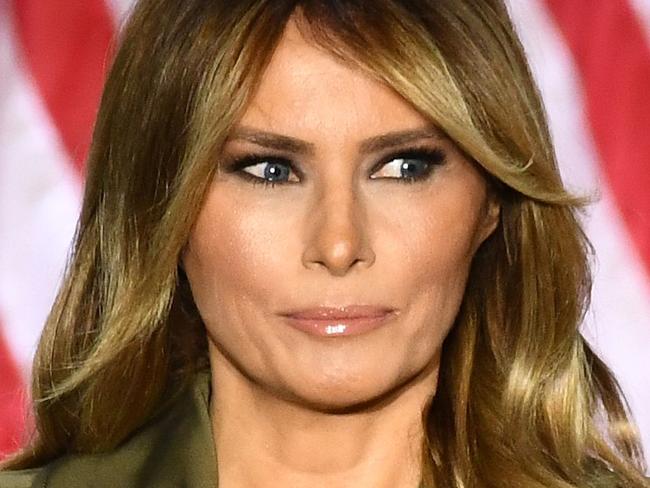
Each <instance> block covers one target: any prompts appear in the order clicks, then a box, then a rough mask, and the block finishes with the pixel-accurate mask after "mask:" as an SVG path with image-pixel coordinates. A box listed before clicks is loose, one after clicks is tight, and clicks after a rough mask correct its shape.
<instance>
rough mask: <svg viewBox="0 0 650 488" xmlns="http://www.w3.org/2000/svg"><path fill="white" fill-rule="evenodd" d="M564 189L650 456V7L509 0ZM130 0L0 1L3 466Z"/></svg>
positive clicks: (20, 420)
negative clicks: (586, 244)
mask: <svg viewBox="0 0 650 488" xmlns="http://www.w3.org/2000/svg"><path fill="white" fill-rule="evenodd" d="M509 3H510V8H511V13H512V16H513V18H514V20H515V23H516V25H517V28H518V30H519V33H520V36H521V38H522V41H523V43H524V46H525V48H526V51H527V53H528V55H529V58H530V61H531V65H532V67H533V71H534V73H535V76H536V78H537V80H538V83H539V86H540V89H541V91H542V95H543V97H544V101H545V104H546V108H547V111H548V116H549V120H550V123H551V129H552V133H553V137H554V141H555V145H556V149H557V154H558V158H559V161H560V165H561V171H562V174H563V176H564V178H565V181H566V183H567V185H568V186H569V187H570V188H571V189H573V190H575V191H578V192H580V193H583V194H584V193H586V194H591V195H597V196H598V201H597V203H595V204H594V205H593V206H592V207H591V208H590V209H589V212H588V214H587V215H585V225H586V228H587V231H588V233H589V235H590V237H591V239H592V242H593V244H594V246H595V249H596V254H597V260H596V262H595V263H594V266H595V268H594V270H595V285H594V292H593V303H592V306H591V309H590V311H589V314H588V316H587V318H586V320H585V323H584V324H583V326H582V327H583V329H582V330H583V333H584V335H585V337H587V339H588V340H589V341H590V343H591V344H592V345H593V346H594V347H595V348H596V350H597V351H599V352H600V354H601V356H602V357H603V358H604V359H605V361H606V362H607V363H608V364H609V365H610V367H611V368H612V369H613V370H614V372H615V373H616V374H617V376H618V378H619V381H620V382H621V384H622V387H623V389H624V391H625V393H626V395H627V398H628V401H629V403H630V406H631V410H632V413H633V415H634V417H635V419H636V421H637V423H638V425H639V429H640V432H641V435H642V439H643V442H644V446H645V449H646V452H648V451H650V0H510V1H509ZM131 4H132V1H131V0H0V459H1V458H2V457H3V456H6V455H7V454H8V453H10V452H12V451H14V450H15V449H16V448H17V447H18V446H19V445H20V444H21V442H22V440H23V437H24V433H25V431H26V428H27V427H28V426H29V425H30V418H29V415H28V407H27V406H26V405H27V404H28V400H29V393H28V382H29V376H30V366H31V361H32V357H33V354H34V351H35V349H36V344H37V341H38V336H39V333H40V331H41V328H42V326H43V323H44V320H45V318H46V315H47V313H48V311H49V307H50V306H51V303H52V300H53V298H54V294H55V291H56V288H57V286H58V283H59V281H60V279H61V274H62V270H63V266H64V263H65V259H66V257H67V253H68V249H69V245H70V241H71V238H72V234H73V232H74V227H75V224H76V219H77V215H78V212H79V209H80V200H81V192H82V187H83V172H84V168H83V166H84V165H83V162H84V158H85V156H86V153H87V150H88V145H89V140H90V134H91V130H92V124H93V120H94V117H95V115H96V111H97V105H98V101H99V97H100V94H101V89H102V83H103V79H104V75H105V71H106V68H107V66H108V65H109V64H110V59H111V57H110V56H111V54H110V53H111V46H112V45H113V44H112V43H114V39H115V38H114V36H115V35H116V33H117V32H118V31H119V28H120V25H121V24H122V23H123V20H124V18H125V17H126V15H128V11H129V8H130V7H131Z"/></svg>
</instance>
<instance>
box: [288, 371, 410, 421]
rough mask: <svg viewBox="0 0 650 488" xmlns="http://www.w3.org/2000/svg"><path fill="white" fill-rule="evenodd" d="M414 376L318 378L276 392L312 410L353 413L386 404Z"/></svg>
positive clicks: (384, 375)
mask: <svg viewBox="0 0 650 488" xmlns="http://www.w3.org/2000/svg"><path fill="white" fill-rule="evenodd" d="M415 376H417V373H416V374H414V375H411V376H409V377H407V378H404V379H396V380H394V381H390V382H387V379H388V377H389V376H388V375H386V373H385V372H384V374H383V375H381V379H379V378H378V379H377V380H376V381H368V380H367V379H364V380H363V381H359V380H358V379H356V380H354V379H343V378H337V379H332V378H326V379H323V378H321V379H320V380H316V381H313V382H310V383H309V386H308V387H304V386H303V387H302V388H295V387H294V388H288V389H284V391H283V392H279V393H280V395H282V396H284V397H285V399H286V400H289V401H291V402H292V403H295V404H297V405H299V406H302V407H305V408H309V409H311V410H314V411H319V412H323V413H332V414H346V413H356V412H361V411H365V410H370V409H374V408H377V407H380V406H382V405H385V404H387V403H390V402H391V401H392V400H393V399H395V398H396V397H397V396H398V395H399V393H400V392H401V391H402V390H403V389H404V388H406V387H407V385H408V384H410V383H411V381H412V380H413V378H414V377H415Z"/></svg>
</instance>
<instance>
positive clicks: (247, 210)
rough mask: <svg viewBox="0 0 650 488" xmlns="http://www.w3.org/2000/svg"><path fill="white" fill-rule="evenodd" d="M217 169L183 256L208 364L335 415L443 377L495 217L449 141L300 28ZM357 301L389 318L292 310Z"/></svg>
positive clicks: (283, 46)
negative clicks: (320, 316) (472, 271)
mask: <svg viewBox="0 0 650 488" xmlns="http://www.w3.org/2000/svg"><path fill="white" fill-rule="evenodd" d="M432 88H433V89H435V87H432ZM215 164H217V163H216V162H215ZM218 164H219V165H220V170H219V172H218V174H217V175H216V177H215V179H214V181H213V183H212V185H211V187H210V190H209V192H208V195H207V198H206V200H205V202H204V205H203V208H202V210H201V212H200V214H199V216H198V219H197V221H196V224H195V225H194V228H193V231H192V233H191V236H190V238H189V242H188V245H187V247H186V249H185V252H184V255H183V264H184V267H185V270H186V273H187V276H188V279H189V281H190V284H191V287H192V292H193V295H194V299H195V301H196V304H197V306H198V309H199V311H200V313H201V316H202V318H203V321H204V323H205V325H206V329H207V333H208V337H209V342H210V354H211V362H212V363H213V366H214V362H215V361H221V362H226V363H229V364H230V365H231V366H234V367H235V368H236V370H237V371H239V372H240V373H241V378H242V381H245V382H250V383H251V386H252V385H253V384H257V385H258V386H262V387H264V388H265V389H266V390H267V391H271V392H273V393H274V394H276V395H278V396H279V397H282V398H287V399H291V400H293V401H295V402H302V403H304V404H310V405H317V406H319V407H322V408H324V409H330V408H339V407H350V406H353V405H355V404H359V403H362V402H364V403H365V402H368V401H372V400H373V399H377V398H380V397H382V396H383V395H384V394H386V393H388V392H390V391H393V390H395V389H396V388H398V387H400V386H403V385H405V384H407V383H408V382H409V381H410V380H412V379H413V378H414V377H416V376H417V375H418V374H419V373H421V372H423V371H425V370H428V369H431V370H434V371H436V370H437V362H438V360H439V350H440V347H441V344H442V341H443V339H444V337H445V336H446V334H447V332H448V331H449V329H450V327H451V325H452V323H453V321H454V318H455V317H456V315H457V312H458V308H459V305H460V302H461V299H462V297H463V293H464V289H465V283H466V279H467V275H468V270H469V266H470V262H471V260H472V256H473V254H474V252H475V251H476V249H477V247H478V246H479V244H480V243H481V242H482V241H483V240H484V239H485V238H486V237H487V236H488V235H489V234H490V233H491V232H492V230H493V229H494V227H495V226H496V223H497V220H498V207H497V205H496V204H494V203H493V202H491V200H490V199H488V196H487V192H486V184H485V182H484V180H483V178H482V176H481V175H480V174H479V172H478V171H477V170H476V169H475V167H474V166H473V165H472V164H471V163H470V162H469V161H468V160H467V159H466V158H464V157H463V155H462V154H461V152H460V151H459V150H458V149H457V148H456V147H455V146H454V144H453V143H452V142H451V141H450V140H448V139H446V138H445V137H444V136H443V135H442V134H441V133H439V132H437V131H436V130H435V128H434V127H432V126H431V125H430V124H429V123H428V121H427V119H426V118H425V117H423V116H422V115H421V114H420V113H418V112H417V111H416V110H415V109H414V108H413V107H412V106H411V105H410V104H409V103H407V102H406V101H405V100H404V99H403V98H401V97H400V96H399V95H397V94H396V93H395V92H394V91H393V90H391V89H390V88H388V87H387V86H385V85H383V84H380V83H379V82H377V81H374V80H373V79H371V78H369V77H368V76H366V75H364V74H363V73H361V72H360V71H357V70H354V69H351V68H350V67H348V66H344V65H342V64H340V63H339V62H337V61H336V60H335V59H334V58H332V57H330V55H328V54H326V53H325V52H323V51H322V50H319V49H318V48H316V47H314V46H313V45H311V44H309V43H308V42H307V41H305V40H304V39H303V38H302V37H301V35H300V34H299V32H298V30H297V29H296V27H295V26H294V24H293V23H290V24H289V25H288V27H287V30H286V32H285V34H284V37H283V39H282V40H281V42H280V44H279V46H278V48H277V51H276V52H275V54H274V57H273V58H272V61H271V63H270V65H269V67H268V70H267V72H266V73H265V75H264V76H263V78H262V81H261V85H260V86H259V89H258V91H257V93H256V94H255V96H254V98H253V100H252V102H251V103H250V105H249V106H248V108H247V110H246V111H245V113H244V114H243V116H242V117H241V119H240V120H239V121H238V124H237V125H236V126H235V128H234V129H233V134H232V137H231V138H230V139H229V140H228V142H227V144H226V146H225V148H224V152H223V154H222V157H221V158H220V159H219V161H218ZM242 166H243V167H242ZM411 178H416V179H415V180H414V181H411ZM272 180H275V184H274V186H270V185H269V186H267V185H264V184H263V183H264V181H266V182H270V181H272ZM349 305H373V306H380V307H385V308H388V309H391V310H393V312H392V313H390V314H388V315H387V316H385V318H384V319H383V320H381V321H380V322H379V324H377V323H375V324H374V326H371V327H369V328H368V327H367V326H368V324H365V325H364V324H361V328H359V327H358V325H359V321H354V320H347V321H346V320H336V321H334V322H333V325H332V324H330V327H327V326H326V322H324V321H321V322H316V325H313V324H312V325H305V327H306V329H301V328H300V327H295V326H294V325H295V324H297V322H292V321H291V320H290V319H288V318H287V317H285V316H283V315H282V314H283V313H286V312H291V311H296V310H301V309H307V308H313V307H342V306H349ZM292 324H294V325H292ZM318 324H320V326H319V325H318ZM377 325H378V326H377ZM216 381H217V382H218V381H219V380H218V378H217V379H216ZM431 386H432V391H433V389H434V387H435V384H432V385H431Z"/></svg>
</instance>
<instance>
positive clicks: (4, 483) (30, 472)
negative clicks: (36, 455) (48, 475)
mask: <svg viewBox="0 0 650 488" xmlns="http://www.w3.org/2000/svg"><path fill="white" fill-rule="evenodd" d="M44 477H45V468H44V467H41V468H32V469H23V470H20V471H0V487H1V488H32V487H37V486H39V485H42V483H41V482H40V480H43V479H44Z"/></svg>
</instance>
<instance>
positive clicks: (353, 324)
mask: <svg viewBox="0 0 650 488" xmlns="http://www.w3.org/2000/svg"><path fill="white" fill-rule="evenodd" d="M393 316H394V314H393V313H386V314H384V315H378V316H376V317H363V318H361V317H360V318H350V319H338V320H335V319H327V320H324V319H297V318H295V317H285V319H286V320H287V323H288V324H289V325H290V326H292V327H293V328H295V329H298V330H300V331H302V332H307V333H308V334H311V335H315V336H319V337H347V336H355V335H359V334H365V333H366V332H370V331H372V330H375V329H378V328H379V327H381V326H382V325H384V324H385V323H386V322H387V321H388V320H389V319H390V318H392V317H393Z"/></svg>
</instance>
